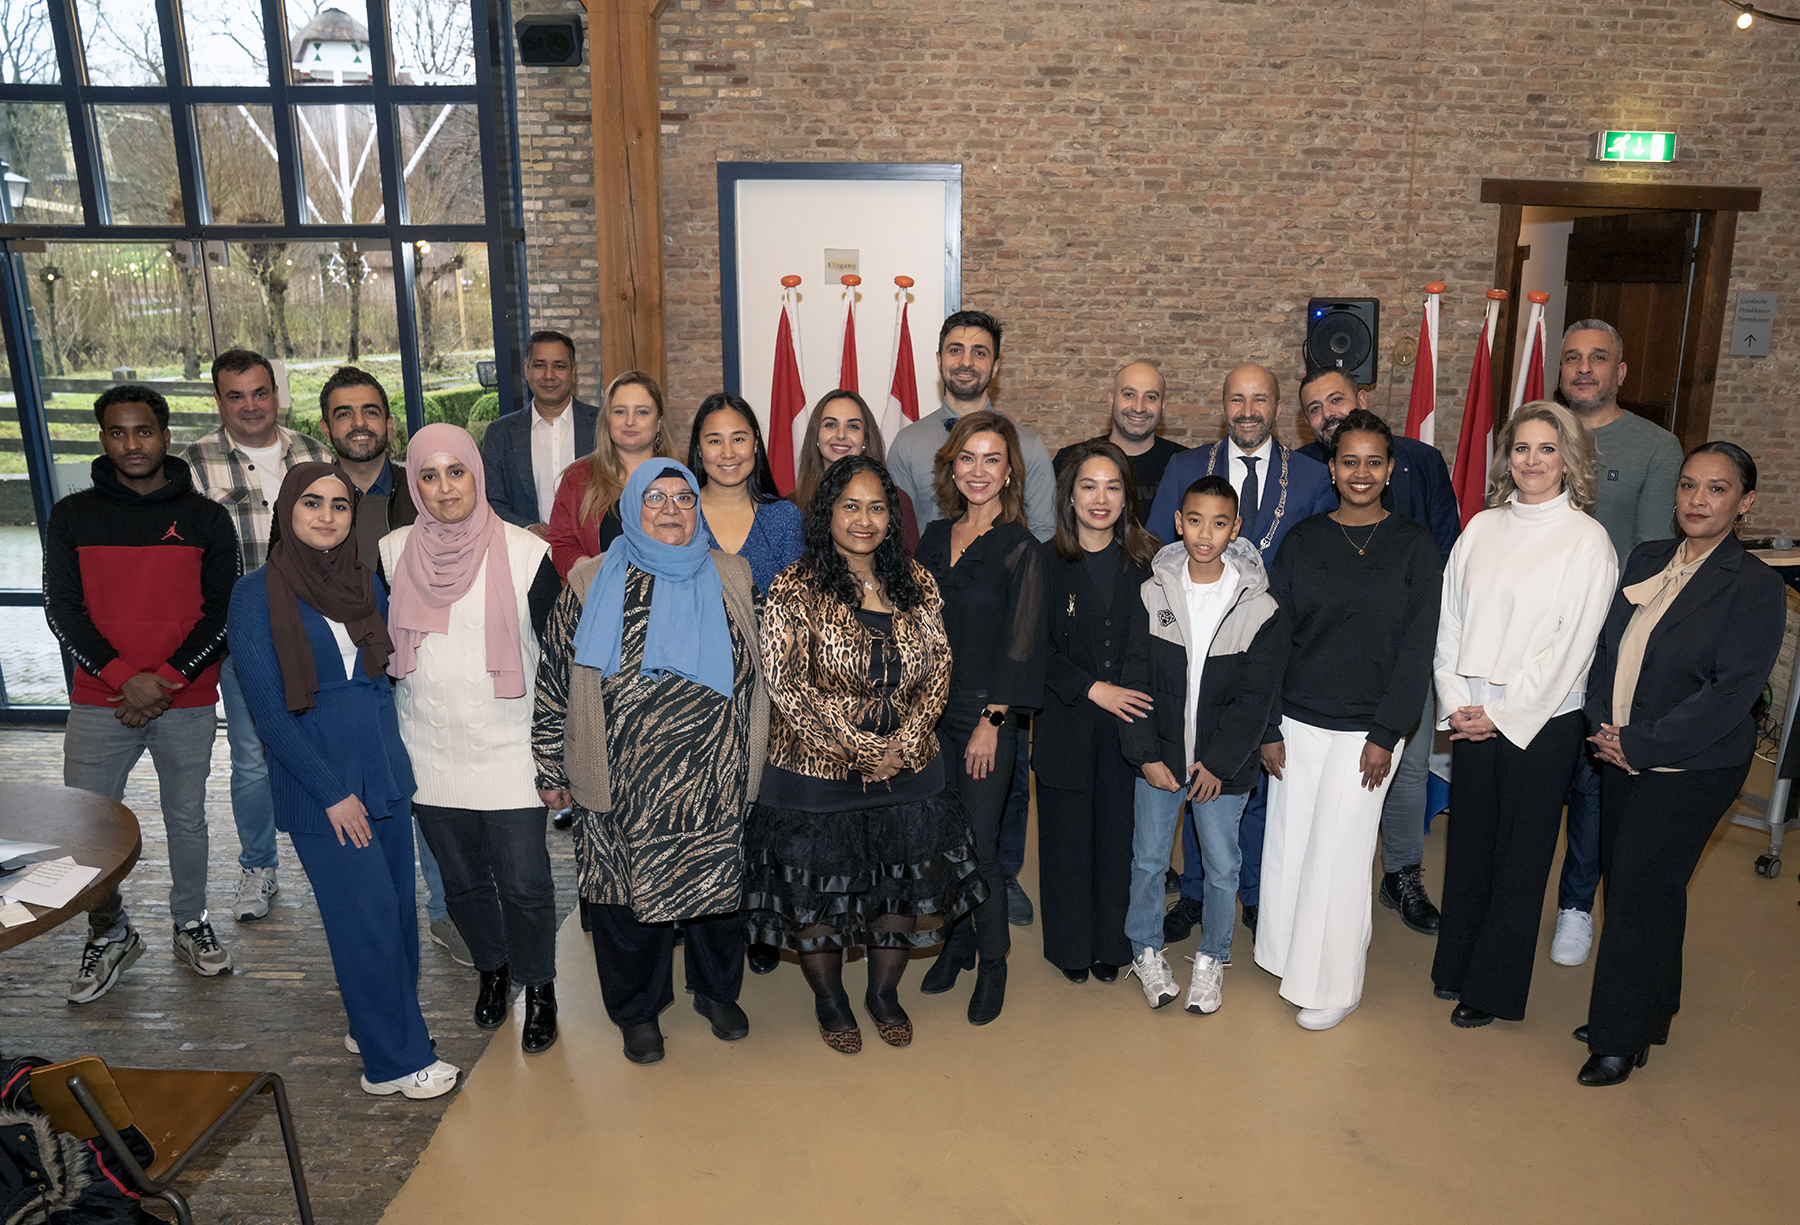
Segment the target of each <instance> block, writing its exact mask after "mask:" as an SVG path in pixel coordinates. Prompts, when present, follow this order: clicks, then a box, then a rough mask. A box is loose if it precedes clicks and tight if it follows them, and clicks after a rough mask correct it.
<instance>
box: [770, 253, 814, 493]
mask: <svg viewBox="0 0 1800 1225" xmlns="http://www.w3.org/2000/svg"><path fill="white" fill-rule="evenodd" d="M799 284H800V278H799V277H797V276H784V277H782V278H781V287H782V291H781V323H780V324H779V325H777V327H776V328H775V373H774V376H773V377H772V378H771V379H770V380H769V431H768V433H769V467H770V468H771V469H772V470H773V471H774V474H775V488H776V490H777V491H778V492H779V493H780V494H781V496H782V497H784V498H785V497H787V496H788V495H789V494H791V493H793V492H794V458H795V447H794V423H795V422H796V421H799V420H803V419H804V418H805V416H806V390H805V388H804V387H802V386H801V384H800V354H799V335H798V329H797V328H795V326H794V323H793V321H794V320H795V319H798V318H799V315H800V312H799V295H798V294H797V293H796V292H795V290H796V289H797V288H798V286H799Z"/></svg>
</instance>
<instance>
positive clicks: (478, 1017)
mask: <svg viewBox="0 0 1800 1225" xmlns="http://www.w3.org/2000/svg"><path fill="white" fill-rule="evenodd" d="M511 1002H512V971H511V970H509V969H507V968H506V967H505V966H504V965H502V966H501V967H500V968H499V969H498V970H483V971H481V991H480V993H479V994H478V995H476V997H475V1024H477V1025H479V1026H481V1028H483V1029H499V1028H500V1027H501V1026H502V1025H504V1024H505V1023H506V1006H507V1005H508V1004H509V1003H511Z"/></svg>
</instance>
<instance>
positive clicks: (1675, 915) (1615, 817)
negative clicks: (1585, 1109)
mask: <svg viewBox="0 0 1800 1225" xmlns="http://www.w3.org/2000/svg"><path fill="white" fill-rule="evenodd" d="M1749 773H1750V765H1749V763H1748V762H1746V763H1744V764H1743V765H1742V766H1732V767H1729V768H1726V769H1723V770H1688V771H1684V772H1682V773H1679V774H1656V773H1653V772H1651V771H1645V772H1644V773H1642V774H1635V775H1633V774H1627V773H1625V771H1623V770H1621V769H1619V768H1618V767H1617V766H1609V765H1602V766H1601V767H1600V871H1601V879H1602V880H1603V881H1604V882H1605V885H1606V924H1605V926H1604V927H1603V928H1601V931H1600V956H1599V960H1598V961H1597V962H1596V964H1595V966H1594V990H1593V994H1592V996H1591V997H1590V998H1589V1000H1588V1049H1589V1050H1591V1051H1593V1052H1594V1053H1595V1054H1597V1055H1630V1054H1635V1053H1636V1052H1638V1051H1640V1050H1643V1049H1644V1048H1645V1047H1647V1046H1649V1045H1650V1043H1651V1042H1652V1041H1654V1040H1655V1039H1657V1038H1659V1037H1661V1036H1662V1034H1663V1033H1664V1032H1666V1030H1667V1029H1668V1024H1669V1020H1670V1018H1672V1017H1673V1016H1674V1015H1675V1014H1676V1013H1677V1012H1678V1011H1680V1009H1681V946H1682V941H1683V940H1684V939H1685V938H1686V936H1687V887H1688V882H1689V881H1690V880H1692V879H1693V876H1694V868H1695V867H1696V866H1698V865H1699V863H1700V854H1701V852H1702V851H1704V850H1705V849H1706V843H1707V840H1708V839H1709V838H1711V837H1712V832H1713V830H1714V829H1715V828H1716V827H1717V826H1718V824H1719V818H1720V817H1723V816H1724V815H1725V813H1726V812H1727V811H1728V810H1729V809H1730V808H1731V804H1732V801H1733V800H1735V799H1736V798H1737V794H1738V789H1739V788H1741V787H1742V786H1743V785H1744V778H1745V777H1746V776H1747V775H1748V774H1749Z"/></svg>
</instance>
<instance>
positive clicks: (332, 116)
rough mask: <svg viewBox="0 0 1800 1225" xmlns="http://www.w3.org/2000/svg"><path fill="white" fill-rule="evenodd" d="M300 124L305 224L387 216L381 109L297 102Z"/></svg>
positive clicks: (364, 220) (369, 221)
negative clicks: (379, 149) (379, 140)
mask: <svg viewBox="0 0 1800 1225" xmlns="http://www.w3.org/2000/svg"><path fill="white" fill-rule="evenodd" d="M294 115H295V118H296V120H297V121H298V123H299V127H300V167H301V170H302V171H303V172H304V176H305V177H304V179H303V181H302V183H301V188H302V190H303V191H304V193H305V203H306V208H305V212H306V216H305V218H304V221H303V224H307V225H333V224H339V223H342V222H353V223H361V224H372V223H374V222H378V221H380V220H382V208H381V158H380V156H379V155H378V154H377V153H376V149H375V108H374V107H372V106H361V105H354V104H346V105H340V106H297V107H295V108H294Z"/></svg>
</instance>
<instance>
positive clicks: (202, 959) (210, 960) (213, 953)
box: [175, 919, 231, 978]
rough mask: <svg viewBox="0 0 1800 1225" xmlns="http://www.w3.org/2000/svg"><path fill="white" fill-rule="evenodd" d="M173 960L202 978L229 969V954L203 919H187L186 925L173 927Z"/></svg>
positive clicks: (210, 926) (213, 975) (212, 976)
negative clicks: (181, 963) (182, 963)
mask: <svg viewBox="0 0 1800 1225" xmlns="http://www.w3.org/2000/svg"><path fill="white" fill-rule="evenodd" d="M175 960H176V961H180V962H184V963H185V964H186V965H187V966H188V968H190V969H191V970H193V971H194V973H196V974H198V975H199V976H200V977H202V978H215V977H217V976H218V975H220V974H223V973H225V972H226V971H228V970H230V969H231V954H230V953H228V952H227V951H226V950H225V946H224V945H223V944H220V943H219V938H218V937H217V936H216V935H214V934H213V928H212V924H211V923H208V922H207V921H206V920H205V919H189V920H188V921H187V925H186V926H184V927H177V928H176V929H175Z"/></svg>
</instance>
